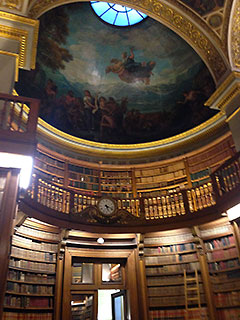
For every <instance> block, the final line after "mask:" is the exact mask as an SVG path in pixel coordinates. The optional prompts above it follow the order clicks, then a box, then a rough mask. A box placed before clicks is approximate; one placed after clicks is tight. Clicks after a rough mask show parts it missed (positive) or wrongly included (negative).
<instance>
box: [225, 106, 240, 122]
mask: <svg viewBox="0 0 240 320" xmlns="http://www.w3.org/2000/svg"><path fill="white" fill-rule="evenodd" d="M239 111H240V107H238V108H237V109H236V110H235V111H234V112H233V113H232V114H231V115H230V116H229V117H228V118H227V119H226V121H227V122H229V121H231V119H232V118H233V117H235V115H236V114H238V112H239Z"/></svg>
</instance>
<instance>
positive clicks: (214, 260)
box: [207, 255, 238, 263]
mask: <svg viewBox="0 0 240 320" xmlns="http://www.w3.org/2000/svg"><path fill="white" fill-rule="evenodd" d="M233 259H238V255H237V256H235V257H234V256H233V257H228V258H219V259H213V260H207V262H208V263H214V262H219V261H227V260H233Z"/></svg>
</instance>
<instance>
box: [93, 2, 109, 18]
mask: <svg viewBox="0 0 240 320" xmlns="http://www.w3.org/2000/svg"><path fill="white" fill-rule="evenodd" d="M92 8H93V10H94V11H95V12H96V14H97V15H98V16H101V15H102V14H103V13H104V12H105V11H107V10H108V9H109V5H108V3H107V2H95V3H92Z"/></svg>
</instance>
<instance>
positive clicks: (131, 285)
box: [127, 249, 143, 320]
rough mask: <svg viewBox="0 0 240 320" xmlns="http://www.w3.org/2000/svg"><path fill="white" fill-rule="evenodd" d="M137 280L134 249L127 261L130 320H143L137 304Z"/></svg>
mask: <svg viewBox="0 0 240 320" xmlns="http://www.w3.org/2000/svg"><path fill="white" fill-rule="evenodd" d="M137 288H138V279H137V268H136V249H135V250H133V251H132V252H131V253H130V255H129V257H128V259H127V289H128V295H129V299H128V301H130V312H131V320H140V319H143V318H141V316H140V310H139V303H138V290H137Z"/></svg>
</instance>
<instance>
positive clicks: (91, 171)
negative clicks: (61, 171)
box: [68, 163, 98, 176]
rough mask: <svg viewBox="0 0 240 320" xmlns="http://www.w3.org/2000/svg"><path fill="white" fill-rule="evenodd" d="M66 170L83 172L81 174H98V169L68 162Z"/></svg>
mask: <svg viewBox="0 0 240 320" xmlns="http://www.w3.org/2000/svg"><path fill="white" fill-rule="evenodd" d="M68 171H73V172H78V173H83V174H87V175H92V176H98V170H96V169H90V168H86V167H80V166H76V165H74V164H70V163H69V164H68Z"/></svg>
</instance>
